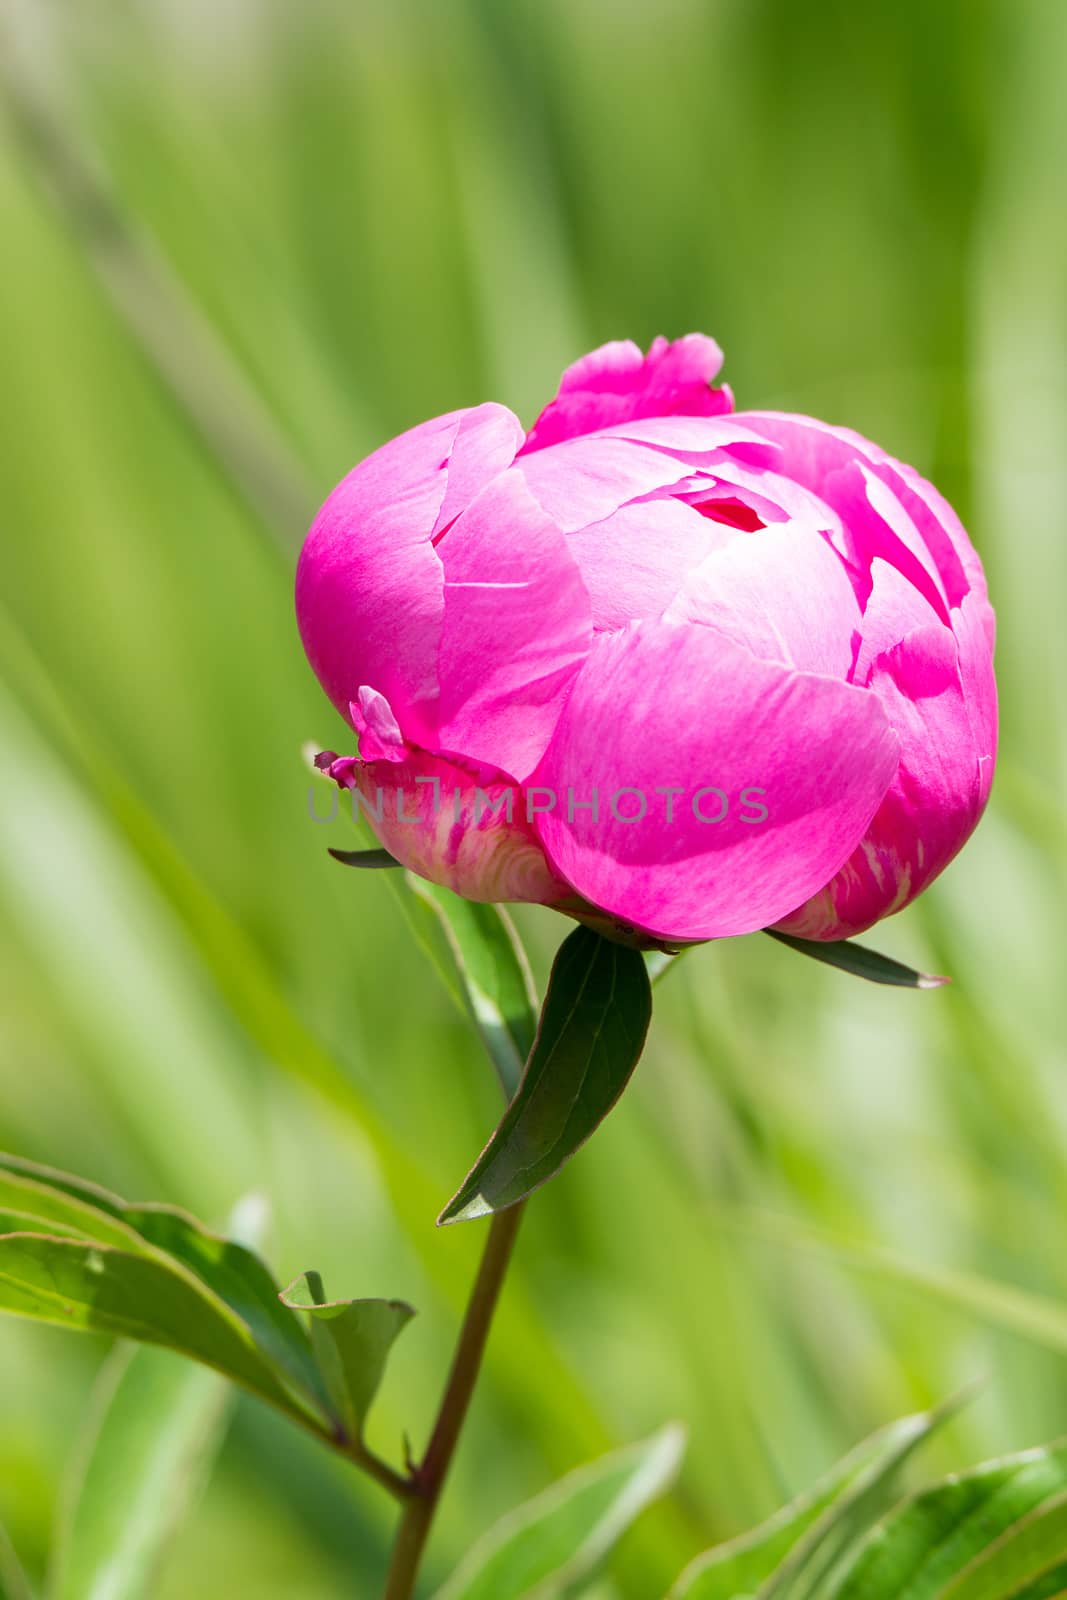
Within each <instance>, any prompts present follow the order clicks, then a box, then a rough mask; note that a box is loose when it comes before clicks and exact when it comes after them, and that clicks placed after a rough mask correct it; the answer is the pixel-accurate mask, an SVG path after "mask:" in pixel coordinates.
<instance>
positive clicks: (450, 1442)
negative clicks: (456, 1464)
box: [383, 1204, 524, 1600]
mask: <svg viewBox="0 0 1067 1600" xmlns="http://www.w3.org/2000/svg"><path fill="white" fill-rule="evenodd" d="M523 1210H524V1205H522V1204H520V1205H517V1206H512V1207H511V1209H510V1210H508V1211H498V1212H497V1214H496V1216H494V1218H493V1220H492V1223H491V1224H490V1227H489V1237H488V1239H487V1240H486V1245H485V1250H484V1253H483V1255H482V1259H481V1264H480V1265H479V1267H478V1276H477V1277H476V1278H475V1280H474V1287H473V1289H472V1290H471V1297H470V1300H469V1302H468V1304H467V1313H466V1316H465V1317H464V1319H463V1327H462V1329H461V1330H460V1335H459V1342H458V1344H457V1345H456V1352H455V1355H454V1356H453V1358H452V1367H451V1370H450V1372H449V1375H448V1382H447V1384H446V1385H445V1392H444V1395H443V1397H442V1400H441V1406H440V1409H439V1411H438V1413H437V1421H436V1422H435V1423H434V1429H433V1433H432V1434H431V1435H430V1443H429V1445H428V1446H427V1450H426V1454H425V1456H424V1457H423V1459H422V1462H421V1463H420V1465H419V1466H418V1467H416V1468H415V1470H414V1472H413V1474H412V1480H411V1493H410V1498H409V1499H408V1502H407V1506H406V1508H405V1510H404V1513H403V1515H402V1517H401V1519H400V1527H399V1530H398V1532H397V1538H396V1544H395V1546H394V1548H393V1559H392V1563H391V1565H390V1568H389V1578H388V1581H387V1583H386V1587H385V1595H384V1597H383V1600H412V1597H413V1595H414V1593H415V1580H416V1578H417V1576H418V1571H419V1565H420V1563H421V1561H422V1556H423V1552H424V1551H425V1549H426V1541H427V1539H428V1538H429V1535H430V1528H431V1526H432V1524H433V1519H434V1513H435V1512H436V1510H437V1506H438V1502H439V1501H440V1498H441V1491H442V1489H443V1488H444V1485H445V1479H446V1477H447V1476H448V1469H449V1467H450V1466H451V1464H452V1457H453V1455H454V1453H455V1449H456V1444H457V1442H458V1440H459V1435H460V1432H461V1430H462V1427H463V1422H464V1419H465V1417H466V1415H467V1411H468V1409H469V1407H470V1403H471V1396H472V1394H473V1393H474V1385H475V1383H476V1382H477V1380H478V1373H479V1370H480V1368H481V1364H482V1356H483V1354H484V1353H485V1346H486V1341H487V1340H488V1338H489V1329H490V1327H491V1325H492V1321H493V1313H494V1311H495V1310H496V1305H497V1301H498V1300H499V1298H500V1291H501V1289H502V1288H503V1285H504V1278H505V1275H506V1273H507V1270H508V1262H509V1261H510V1260H511V1253H512V1250H513V1249H514V1246H515V1235H516V1234H517V1232H518V1229H519V1223H520V1222H521V1220H522V1213H523Z"/></svg>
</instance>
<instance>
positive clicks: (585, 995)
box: [439, 928, 652, 1222]
mask: <svg viewBox="0 0 1067 1600" xmlns="http://www.w3.org/2000/svg"><path fill="white" fill-rule="evenodd" d="M651 1016H652V990H651V987H650V984H649V979H648V971H647V969H646V967H645V963H644V961H643V960H642V958H641V956H640V954H639V953H638V952H637V951H636V950H630V949H627V948H626V947H624V946H623V945H619V944H613V943H612V942H611V941H610V940H608V939H603V938H601V936H600V935H599V934H598V933H593V932H592V931H591V930H590V929H588V928H576V929H575V931H574V932H573V933H572V934H570V935H569V936H568V937H567V938H566V939H565V940H564V942H563V944H562V945H561V946H560V949H559V952H558V953H557V955H556V960H555V963H554V964H553V967H552V976H551V978H550V980H549V985H548V994H547V995H546V996H545V1004H544V1010H543V1011H542V1013H541V1022H540V1026H539V1028H538V1031H537V1038H536V1040H535V1042H534V1047H533V1050H532V1051H531V1053H530V1059H529V1062H528V1064H527V1067H526V1071H525V1073H524V1075H523V1079H522V1083H521V1084H520V1085H519V1089H518V1093H517V1094H516V1095H515V1098H514V1099H513V1100H512V1102H511V1104H510V1105H509V1106H508V1109H507V1111H506V1112H505V1113H504V1116H503V1118H502V1119H501V1121H500V1123H499V1125H498V1126H497V1129H496V1132H495V1133H494V1134H493V1137H492V1138H491V1139H490V1141H489V1143H488V1145H487V1146H486V1148H485V1149H484V1150H483V1152H482V1154H481V1156H480V1157H479V1158H478V1161H477V1162H476V1163H475V1165H474V1167H473V1168H472V1169H471V1171H470V1173H469V1174H468V1176H467V1178H466V1179H465V1181H464V1183H463V1185H462V1187H461V1188H460V1189H459V1191H458V1193H457V1194H456V1195H455V1196H454V1197H453V1198H452V1199H451V1200H450V1201H449V1203H448V1205H447V1206H446V1207H445V1209H444V1211H443V1212H442V1213H441V1217H440V1219H439V1220H440V1221H441V1222H459V1221H467V1220H468V1219H470V1218H472V1217H482V1216H486V1215H488V1214H489V1213H490V1212H492V1211H501V1210H504V1209H505V1208H506V1207H507V1206H512V1205H515V1204H516V1203H517V1202H518V1201H519V1200H522V1199H523V1198H524V1197H525V1196H526V1195H528V1194H529V1193H530V1192H531V1191H532V1190H533V1189H536V1188H538V1187H539V1186H540V1185H541V1184H542V1183H547V1181H548V1179H549V1178H551V1177H553V1176H554V1175H555V1173H557V1172H558V1171H559V1169H560V1167H561V1166H562V1165H563V1164H564V1162H565V1161H567V1160H568V1159H569V1158H570V1157H571V1156H572V1155H573V1154H574V1152H575V1151H576V1150H577V1149H578V1148H579V1146H581V1145H582V1144H584V1143H585V1141H586V1139H588V1138H589V1136H590V1134H592V1133H593V1132H594V1130H595V1129H596V1128H597V1127H598V1126H599V1124H600V1123H601V1122H602V1121H603V1119H604V1117H606V1116H607V1114H608V1112H609V1111H610V1110H611V1108H612V1106H613V1105H614V1104H615V1102H616V1100H618V1098H619V1096H620V1095H621V1094H622V1091H623V1090H624V1089H625V1087H626V1085H627V1083H628V1082H629V1081H630V1076H631V1074H632V1072H633V1070H634V1068H635V1067H636V1065H637V1063H638V1060H639V1059H640V1056H641V1051H642V1048H643V1047H644V1042H645V1035H646V1033H647V1032H648V1024H649V1021H650V1019H651Z"/></svg>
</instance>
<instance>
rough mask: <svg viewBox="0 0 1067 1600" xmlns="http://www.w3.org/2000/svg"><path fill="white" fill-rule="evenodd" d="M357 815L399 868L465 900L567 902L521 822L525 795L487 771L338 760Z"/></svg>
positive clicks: (423, 757) (421, 758)
mask: <svg viewBox="0 0 1067 1600" xmlns="http://www.w3.org/2000/svg"><path fill="white" fill-rule="evenodd" d="M330 773H331V776H335V777H336V778H337V781H338V782H340V783H342V784H343V785H344V787H346V788H350V789H355V790H356V791H358V799H357V800H356V802H355V803H356V806H357V808H358V811H359V814H360V815H361V816H363V817H365V819H366V820H367V821H368V822H369V823H370V826H371V827H372V828H373V830H374V832H375V834H376V835H377V837H378V839H379V841H380V843H381V844H383V845H384V846H385V848H386V849H387V850H388V851H389V853H390V855H392V856H394V857H395V858H396V860H397V861H399V862H400V863H401V864H402V865H403V866H405V867H408V868H409V869H410V870H411V871H412V872H417V873H418V874H419V875H420V877H423V878H428V879H429V880H430V882H431V883H440V884H443V885H444V886H445V888H447V889H451V890H453V891H454V893H456V894H459V895H463V896H464V898H465V899H467V900H493V901H496V900H526V901H533V902H536V903H538V904H548V905H551V904H553V903H555V902H557V901H560V900H564V899H566V898H567V897H568V893H569V891H568V888H567V885H566V884H564V883H562V882H561V881H560V879H559V878H558V877H557V876H556V875H555V873H554V872H553V871H552V868H551V867H550V866H549V864H548V862H547V860H546V859H545V854H544V851H543V850H542V848H541V844H540V841H539V840H538V838H537V835H536V833H535V832H534V829H533V827H532V826H531V825H530V823H529V822H528V821H527V819H526V814H525V808H524V805H523V796H522V791H521V790H520V789H517V788H516V787H515V785H513V784H512V783H511V781H510V780H509V779H508V778H506V777H505V776H504V775H503V774H501V773H498V772H495V771H494V770H493V769H492V768H480V767H474V766H471V765H469V764H467V763H460V762H455V761H448V760H445V759H443V758H442V757H440V756H433V755H429V754H427V753H426V751H424V750H415V751H412V752H411V753H410V755H409V756H408V757H407V758H406V759H405V760H404V761H402V762H400V763H395V762H392V761H370V762H365V761H360V762H354V763H352V764H351V766H349V765H348V764H346V762H345V760H344V758H341V760H339V761H338V760H335V761H334V763H333V766H332V767H331V768H330Z"/></svg>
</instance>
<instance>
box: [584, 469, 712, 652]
mask: <svg viewBox="0 0 1067 1600" xmlns="http://www.w3.org/2000/svg"><path fill="white" fill-rule="evenodd" d="M734 537H736V530H734V529H732V528H726V527H722V526H720V525H719V524H718V523H716V522H713V521H709V519H708V518H706V517H703V516H701V515H700V514H699V513H698V512H697V511H695V510H693V509H692V508H691V507H690V506H687V505H684V504H683V503H682V502H681V501H680V500H672V499H654V500H634V501H632V502H631V503H630V504H629V505H625V506H620V507H619V509H618V511H614V512H612V514H611V516H609V517H606V518H605V519H604V521H603V522H592V523H590V524H589V525H588V526H587V527H585V528H579V529H578V531H577V532H576V533H571V534H568V535H567V545H568V548H569V549H570V551H571V554H572V555H573V556H574V558H575V560H576V561H577V563H578V569H579V571H580V572H581V575H582V581H583V583H584V584H585V586H586V589H587V590H588V591H589V599H590V603H591V605H592V608H593V627H594V628H596V629H597V630H598V631H604V630H609V629H612V628H623V627H625V626H626V624H627V623H628V622H634V621H636V620H638V619H639V618H641V617H657V616H659V615H660V614H661V613H662V612H663V611H665V610H666V609H667V607H668V606H669V605H670V603H671V601H672V599H673V598H674V596H675V594H676V593H677V592H678V584H679V580H680V578H681V576H682V575H683V574H684V573H686V572H688V571H691V570H693V569H694V568H696V567H697V566H698V565H699V564H700V562H701V561H702V560H703V559H704V558H705V556H707V555H709V554H710V553H711V551H712V550H715V549H717V548H718V547H719V546H720V545H723V544H726V543H727V542H728V541H729V540H730V539H732V538H734Z"/></svg>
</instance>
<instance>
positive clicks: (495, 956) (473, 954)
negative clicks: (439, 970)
mask: <svg viewBox="0 0 1067 1600" xmlns="http://www.w3.org/2000/svg"><path fill="white" fill-rule="evenodd" d="M405 883H406V885H407V887H408V889H409V890H410V891H411V893H412V895H414V896H415V898H416V900H417V901H418V902H419V904H420V905H421V906H423V907H425V908H426V909H427V911H428V912H429V913H431V914H432V917H433V919H434V920H435V921H436V923H437V925H438V926H439V928H440V931H441V933H442V934H443V935H444V939H445V941H446V944H447V948H448V952H449V955H450V957H451V960H452V962H453V964H454V967H455V971H456V975H457V977H458V979H459V984H460V991H461V993H462V996H463V1002H464V1005H465V1007H466V1009H467V1011H468V1012H469V1013H470V1016H471V1017H472V1019H473V1021H474V1024H475V1027H476V1028H477V1029H478V1032H479V1034H480V1035H481V1037H482V1041H483V1043H484V1044H485V1047H486V1049H487V1050H488V1052H489V1056H490V1059H491V1060H492V1062H493V1065H494V1066H495V1067H496V1070H497V1073H498V1075H499V1077H500V1081H501V1083H502V1084H503V1086H504V1093H505V1094H507V1095H509V1096H510V1095H513V1094H514V1093H515V1090H516V1089H517V1088H518V1085H519V1080H520V1079H521V1077H522V1072H523V1068H524V1067H525V1065H526V1060H527V1057H528V1056H529V1054H530V1051H531V1049H532V1048H533V1042H534V1036H535V1034H536V1032H537V993H536V991H535V989H534V985H533V977H532V976H531V973H530V964H529V962H528V961H527V959H526V952H525V951H524V950H523V947H522V944H521V942H520V940H519V936H518V933H517V932H516V931H515V926H514V924H513V923H512V921H511V918H510V917H509V916H508V914H507V912H506V911H505V910H504V909H503V907H501V906H497V905H484V904H481V903H479V902H476V901H473V900H462V899H460V897H459V895H455V894H453V893H452V892H451V890H449V889H443V888H441V886H440V885H439V884H436V883H429V882H427V880H426V879H425V878H419V877H416V875H415V874H414V873H413V872H408V873H406V874H405Z"/></svg>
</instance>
